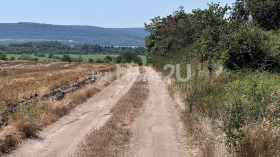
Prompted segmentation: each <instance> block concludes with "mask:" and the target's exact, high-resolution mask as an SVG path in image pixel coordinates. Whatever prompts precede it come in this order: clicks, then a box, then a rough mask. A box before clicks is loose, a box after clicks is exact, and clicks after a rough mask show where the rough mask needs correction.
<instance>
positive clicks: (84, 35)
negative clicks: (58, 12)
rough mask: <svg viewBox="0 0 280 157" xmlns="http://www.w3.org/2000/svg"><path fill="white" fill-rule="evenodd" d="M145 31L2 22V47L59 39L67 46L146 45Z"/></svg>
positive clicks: (0, 33)
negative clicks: (87, 44) (80, 44)
mask: <svg viewBox="0 0 280 157" xmlns="http://www.w3.org/2000/svg"><path fill="white" fill-rule="evenodd" d="M147 35H148V33H147V32H146V31H145V30H144V28H102V27H94V26H78V25H77V26H75V25H51V24H38V23H26V22H21V23H0V44H8V43H22V42H26V41H46V40H56V41H60V42H63V43H67V44H73V45H76V44H79V43H91V44H99V45H113V46H144V38H145V36H147Z"/></svg>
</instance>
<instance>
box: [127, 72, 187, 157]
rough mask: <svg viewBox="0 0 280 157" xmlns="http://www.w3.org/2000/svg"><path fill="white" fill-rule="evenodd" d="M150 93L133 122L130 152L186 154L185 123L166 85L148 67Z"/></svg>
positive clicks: (136, 156) (162, 156) (143, 156)
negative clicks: (142, 108)
mask: <svg viewBox="0 0 280 157" xmlns="http://www.w3.org/2000/svg"><path fill="white" fill-rule="evenodd" d="M146 75H147V77H148V79H149V88H150V95H149V98H148V100H147V103H146V104H145V110H144V111H143V113H141V115H140V116H139V118H138V119H137V120H136V121H135V122H134V124H133V126H132V131H133V133H134V136H133V138H132V143H131V152H130V156H133V157H183V156H184V154H185V152H184V140H183V137H182V135H183V124H182V123H181V121H180V117H179V114H178V112H177V109H176V108H175V103H174V102H173V100H172V98H171V97H170V94H169V93H168V89H167V86H166V84H165V82H164V81H163V80H162V78H161V76H160V75H159V74H158V73H157V72H155V71H154V70H153V69H152V68H146Z"/></svg>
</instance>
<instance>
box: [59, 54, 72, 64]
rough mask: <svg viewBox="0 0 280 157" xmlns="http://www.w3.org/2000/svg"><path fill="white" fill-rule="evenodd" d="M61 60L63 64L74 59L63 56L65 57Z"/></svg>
mask: <svg viewBox="0 0 280 157" xmlns="http://www.w3.org/2000/svg"><path fill="white" fill-rule="evenodd" d="M61 60H62V61H63V62H72V57H71V56H69V55H63V57H62V58H61Z"/></svg>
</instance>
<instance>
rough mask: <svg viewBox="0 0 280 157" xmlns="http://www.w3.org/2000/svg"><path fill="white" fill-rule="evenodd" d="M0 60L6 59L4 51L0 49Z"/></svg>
mask: <svg viewBox="0 0 280 157" xmlns="http://www.w3.org/2000/svg"><path fill="white" fill-rule="evenodd" d="M0 60H4V61H6V60H8V58H7V55H6V53H5V52H4V51H0Z"/></svg>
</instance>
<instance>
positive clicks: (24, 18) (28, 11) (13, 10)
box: [0, 0, 235, 28]
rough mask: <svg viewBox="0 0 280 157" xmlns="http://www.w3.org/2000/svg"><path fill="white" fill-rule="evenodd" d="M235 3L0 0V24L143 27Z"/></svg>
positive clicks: (223, 0)
mask: <svg viewBox="0 0 280 157" xmlns="http://www.w3.org/2000/svg"><path fill="white" fill-rule="evenodd" d="M234 1H235V0H0V23H17V22H36V23H46V24H59V25H90V26H99V27H106V28H128V27H144V23H145V22H146V23H148V22H149V21H150V19H152V18H153V17H155V16H166V15H169V14H172V13H173V12H174V11H176V10H177V9H178V8H179V7H180V6H184V8H185V10H186V12H191V10H192V9H196V8H206V7H207V3H211V2H220V3H221V5H225V4H230V5H231V4H232V3H233V2H234Z"/></svg>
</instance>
